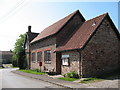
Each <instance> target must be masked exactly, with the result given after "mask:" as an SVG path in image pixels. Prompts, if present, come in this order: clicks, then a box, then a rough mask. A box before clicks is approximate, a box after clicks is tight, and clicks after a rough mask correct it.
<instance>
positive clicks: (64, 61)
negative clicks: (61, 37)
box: [62, 55, 69, 66]
mask: <svg viewBox="0 0 120 90" xmlns="http://www.w3.org/2000/svg"><path fill="white" fill-rule="evenodd" d="M62 65H65V66H68V65H69V55H62Z"/></svg>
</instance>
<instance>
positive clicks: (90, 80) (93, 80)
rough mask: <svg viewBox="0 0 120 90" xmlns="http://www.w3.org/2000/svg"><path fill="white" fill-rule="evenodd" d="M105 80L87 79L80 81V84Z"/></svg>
mask: <svg viewBox="0 0 120 90" xmlns="http://www.w3.org/2000/svg"><path fill="white" fill-rule="evenodd" d="M102 80H103V79H100V78H86V79H83V80H81V81H80V83H93V82H98V81H102Z"/></svg>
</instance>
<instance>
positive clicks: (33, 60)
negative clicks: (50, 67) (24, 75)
mask: <svg viewBox="0 0 120 90" xmlns="http://www.w3.org/2000/svg"><path fill="white" fill-rule="evenodd" d="M35 61H36V57H35V53H32V62H33V63H35Z"/></svg>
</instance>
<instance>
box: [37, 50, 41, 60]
mask: <svg viewBox="0 0 120 90" xmlns="http://www.w3.org/2000/svg"><path fill="white" fill-rule="evenodd" d="M41 61H42V52H38V53H37V62H41Z"/></svg>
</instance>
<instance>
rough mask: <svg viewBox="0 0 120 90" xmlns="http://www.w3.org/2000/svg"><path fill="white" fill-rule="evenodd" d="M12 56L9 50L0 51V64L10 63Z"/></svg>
mask: <svg viewBox="0 0 120 90" xmlns="http://www.w3.org/2000/svg"><path fill="white" fill-rule="evenodd" d="M12 56H13V53H12V52H11V51H0V60H1V64H12Z"/></svg>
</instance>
